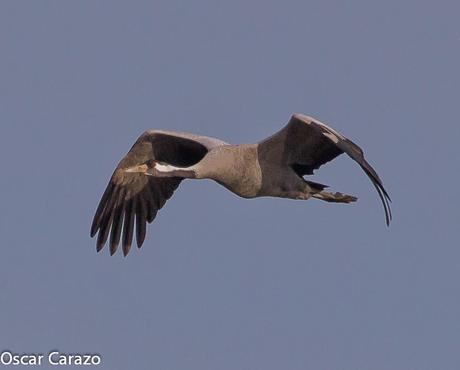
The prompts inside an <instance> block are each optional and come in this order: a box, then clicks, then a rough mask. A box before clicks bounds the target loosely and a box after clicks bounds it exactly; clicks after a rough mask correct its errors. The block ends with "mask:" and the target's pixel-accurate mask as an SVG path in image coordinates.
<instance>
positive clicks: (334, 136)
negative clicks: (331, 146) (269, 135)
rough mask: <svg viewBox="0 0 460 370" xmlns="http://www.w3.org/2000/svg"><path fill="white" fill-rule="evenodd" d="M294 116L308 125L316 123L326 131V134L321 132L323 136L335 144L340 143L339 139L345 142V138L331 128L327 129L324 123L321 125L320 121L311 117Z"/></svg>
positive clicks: (298, 114) (297, 114) (303, 115)
mask: <svg viewBox="0 0 460 370" xmlns="http://www.w3.org/2000/svg"><path fill="white" fill-rule="evenodd" d="M294 116H295V117H296V118H298V119H300V120H302V121H303V122H305V123H307V124H309V125H310V124H312V123H316V124H317V125H318V126H321V127H322V128H324V129H325V130H326V131H327V133H326V132H323V135H324V136H326V137H328V138H329V139H331V140H332V141H333V142H334V143H336V144H337V143H338V142H339V141H340V139H342V140H345V136H343V135H342V134H341V133H339V132H337V131H335V130H334V129H333V128H331V127H329V126H328V125H326V124H325V123H322V122H321V121H318V120H317V119H314V118H313V117H309V116H306V115H305V114H301V113H296V114H294Z"/></svg>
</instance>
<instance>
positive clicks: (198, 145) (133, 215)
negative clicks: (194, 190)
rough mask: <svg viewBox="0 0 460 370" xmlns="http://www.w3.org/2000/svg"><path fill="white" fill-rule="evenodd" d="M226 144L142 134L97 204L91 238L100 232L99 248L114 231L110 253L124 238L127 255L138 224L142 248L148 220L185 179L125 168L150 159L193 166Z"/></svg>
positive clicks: (192, 137)
mask: <svg viewBox="0 0 460 370" xmlns="http://www.w3.org/2000/svg"><path fill="white" fill-rule="evenodd" d="M222 144H224V143H223V142H221V141H219V140H217V139H213V138H207V137H202V136H196V135H192V134H183V133H174V132H166V131H148V132H146V133H144V134H143V135H141V137H140V138H139V139H138V140H137V141H136V143H135V144H134V145H133V147H132V148H131V150H130V151H129V152H128V154H126V156H125V157H124V158H123V159H122V160H121V161H120V163H119V164H118V166H117V168H116V169H115V171H114V173H113V175H112V177H111V179H110V181H109V184H108V185H107V188H106V190H105V192H104V194H103V196H102V198H101V201H100V202H99V206H98V207H97V210H96V213H95V215H94V219H93V223H92V225H91V232H90V235H91V237H93V236H94V235H96V234H97V233H99V234H98V238H97V251H100V250H101V249H102V248H103V247H104V245H105V244H106V242H107V239H108V237H109V232H110V242H109V244H110V254H114V253H115V252H116V251H117V249H118V245H119V244H120V239H121V241H122V243H121V244H122V249H123V254H124V255H125V256H126V255H127V254H128V253H129V251H130V249H131V245H132V240H133V236H134V227H135V228H136V233H135V234H136V240H137V246H138V247H139V248H140V247H141V245H142V243H143V242H144V240H145V235H146V223H147V222H148V223H150V222H152V221H153V220H154V219H155V216H156V215H157V212H158V211H159V210H160V209H161V208H162V207H163V206H164V204H165V203H166V201H167V200H168V199H169V198H170V197H171V196H172V195H173V193H174V191H175V190H176V189H177V187H178V186H179V184H180V182H181V181H182V180H183V178H181V177H161V178H157V177H154V176H146V175H144V174H140V173H131V172H125V169H127V168H129V167H132V166H135V165H140V164H143V163H145V162H147V161H149V160H158V161H161V162H166V163H170V164H172V165H175V166H184V167H186V166H190V165H192V164H195V163H197V162H199V161H200V160H201V158H203V157H204V155H205V154H206V153H207V152H208V150H209V149H210V148H212V147H214V146H217V145H222Z"/></svg>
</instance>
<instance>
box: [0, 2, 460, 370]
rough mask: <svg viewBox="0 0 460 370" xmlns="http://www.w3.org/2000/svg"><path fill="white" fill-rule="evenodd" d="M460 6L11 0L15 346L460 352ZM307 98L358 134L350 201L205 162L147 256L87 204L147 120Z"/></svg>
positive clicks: (6, 286) (160, 223) (2, 41)
mask: <svg viewBox="0 0 460 370" xmlns="http://www.w3.org/2000/svg"><path fill="white" fill-rule="evenodd" d="M459 12H460V5H459V4H458V2H455V1H439V2H432V1H393V0H390V1H386V2H370V1H350V2H345V1H283V2H280V1H239V0H238V1H231V2H220V1H204V0H198V1H193V2H192V1H188V2H186V1H135V2H127V1H125V2H121V1H78V2H77V1H73V2H70V1H66V2H65V1H46V0H43V1H40V2H36V1H21V2H19V1H2V2H1V4H0V50H1V57H0V122H1V125H0V128H1V135H0V144H1V145H0V153H1V158H2V161H1V162H2V176H1V179H0V194H1V201H2V211H3V212H1V214H0V235H1V236H2V238H1V249H2V258H1V259H0V291H1V294H0V313H1V315H0V328H1V333H0V350H5V349H9V350H12V351H14V352H18V353H23V352H34V353H47V352H48V351H50V350H53V349H59V350H60V351H62V352H67V353H75V352H90V353H100V354H101V355H102V357H103V364H102V365H101V366H99V367H98V368H100V369H111V370H116V369H127V368H133V369H200V370H207V369H209V370H216V369H223V370H224V369H266V370H270V369H315V370H331V369H334V370H335V369H337V370H339V369H378V370H386V369H391V370H398V369H401V370H407V369H417V370H423V369H427V370H428V369H434V368H437V369H443V370H449V369H458V366H459V363H460V351H459V343H460V324H459V322H460V320H459V312H460V290H459V288H458V282H459V280H460V249H459V246H458V240H459V237H460V235H459V228H458V209H459V206H460V200H459V197H458V195H457V190H458V189H457V188H458V184H459V180H460V176H459V174H460V165H459V163H460V162H459V154H460V150H459V145H458V141H459V138H460V135H459V134H460V128H459V122H458V107H459V88H460V74H459V67H458V66H459V65H460V27H459V22H458V14H459ZM293 112H303V113H306V114H310V115H313V116H315V117H317V118H319V119H320V120H322V121H325V122H327V123H329V124H330V125H332V126H333V127H334V128H336V129H337V130H339V131H341V132H342V133H344V134H345V135H347V136H348V137H350V138H351V139H353V140H354V141H355V142H357V143H358V144H360V145H361V146H362V147H363V148H364V150H365V153H366V157H367V159H368V160H369V161H370V162H371V163H372V164H373V165H374V166H375V168H376V169H377V171H378V172H379V174H380V175H381V177H382V179H383V181H384V183H385V185H386V188H387V189H388V191H389V193H390V195H391V197H392V199H393V213H394V222H393V224H392V225H391V227H390V228H387V227H386V226H385V224H384V216H383V210H382V209H381V205H380V203H379V199H378V197H377V194H376V193H375V191H374V189H373V188H372V185H371V183H370V182H369V180H368V179H367V178H366V176H365V174H364V173H362V171H361V170H360V168H359V167H358V166H357V165H356V164H355V163H353V162H352V161H351V160H350V159H348V158H346V157H344V156H342V157H340V158H338V159H337V160H336V161H334V162H333V163H330V164H328V165H327V166H325V167H324V168H322V169H321V170H320V171H318V173H317V175H316V176H315V179H316V180H317V181H319V182H324V183H326V184H329V185H331V186H332V188H333V189H334V190H338V191H343V192H346V193H350V194H354V195H356V196H358V198H359V201H358V203H356V204H354V205H351V206H345V205H344V206H342V205H334V204H327V203H324V202H319V201H308V202H301V201H288V200H280V199H257V200H252V201H247V200H243V199H240V198H237V197H236V196H234V195H233V194H231V193H229V192H228V191H226V190H225V189H224V188H222V187H220V186H218V185H217V184H214V183H212V182H210V181H186V182H184V183H183V184H182V185H181V186H180V189H179V190H178V191H177V192H176V194H175V196H174V197H173V199H172V200H170V201H169V202H168V204H167V206H166V207H165V208H164V209H163V210H162V211H161V212H160V213H159V215H158V217H157V219H156V220H155V222H154V223H153V224H152V225H150V227H149V229H148V236H147V239H146V242H145V244H144V246H143V248H142V249H141V250H137V249H136V248H135V250H133V251H132V252H131V254H130V255H129V257H128V258H123V257H122V256H121V254H117V255H116V256H114V257H109V255H108V251H107V250H104V251H103V252H102V253H100V254H96V252H95V240H92V239H90V238H89V236H88V234H89V226H90V222H91V218H92V215H93V212H94V211H95V208H96V206H97V203H98V201H99V198H100V196H101V194H102V191H103V189H104V187H105V185H106V183H107V181H108V179H109V177H110V175H111V173H112V170H113V168H114V167H115V166H116V164H117V162H118V161H119V159H120V158H121V157H122V156H123V155H124V154H125V153H126V151H127V150H129V148H130V147H131V145H132V143H133V142H134V140H135V139H136V138H137V137H138V135H139V134H140V133H142V132H143V131H144V130H146V129H148V128H163V129H168V130H181V131H189V132H194V133H199V134H203V135H208V136H215V137H219V138H221V139H223V140H225V141H228V142H231V143H241V142H256V141H258V140H260V139H262V138H264V137H267V136H269V135H271V134H272V133H274V132H276V131H277V130H278V129H279V128H280V127H281V126H282V125H284V124H285V123H286V122H287V120H288V119H289V117H290V115H291V114H292V113H293Z"/></svg>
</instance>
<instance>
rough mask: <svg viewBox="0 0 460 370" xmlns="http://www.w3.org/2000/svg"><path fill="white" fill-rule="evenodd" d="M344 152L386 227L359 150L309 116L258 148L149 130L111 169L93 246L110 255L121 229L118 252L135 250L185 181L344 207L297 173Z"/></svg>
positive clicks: (345, 198)
mask: <svg viewBox="0 0 460 370" xmlns="http://www.w3.org/2000/svg"><path fill="white" fill-rule="evenodd" d="M342 153H347V154H348V155H349V156H350V157H351V158H352V159H354V160H355V161H356V162H358V164H359V165H360V166H361V167H362V168H363V170H364V171H365V172H366V174H367V175H368V176H369V178H370V179H371V181H372V183H373V184H374V186H375V188H376V189H377V192H378V194H379V196H380V198H381V200H382V203H383V205H384V209H385V215H386V220H387V224H389V221H390V219H391V212H390V208H389V203H388V201H389V197H388V194H387V193H386V191H385V189H384V188H383V185H382V182H381V180H380V179H379V177H378V175H377V173H376V172H375V171H374V169H373V168H372V167H371V166H370V165H369V164H368V163H367V162H366V161H365V160H364V156H363V152H362V150H361V149H360V148H359V147H358V146H357V145H356V144H354V143H353V142H351V141H350V140H348V139H347V138H345V137H344V136H343V135H342V134H340V133H338V132H337V131H335V130H333V129H331V128H330V127H328V126H326V125H325V124H323V123H321V122H319V121H317V120H315V119H313V118H311V117H308V116H304V115H300V114H296V115H294V116H292V118H291V120H290V121H289V123H288V124H287V125H286V126H285V127H284V128H283V129H282V130H280V131H279V132H277V133H276V134H275V135H273V136H271V137H269V138H267V139H265V140H263V141H261V142H259V143H257V144H240V145H231V144H228V143H226V142H224V141H221V140H219V139H214V138H210V137H206V136H199V135H194V134H188V133H180V132H173V131H162V130H151V131H147V132H145V133H144V134H143V135H141V136H140V137H139V139H138V140H137V141H136V143H135V144H134V145H133V147H132V148H131V150H130V151H129V153H128V154H127V155H126V156H125V157H124V158H123V159H122V161H121V162H120V163H119V165H118V166H117V168H116V170H115V172H114V174H113V175H112V178H111V180H110V182H109V185H108V186H107V189H106V191H105V193H104V195H103V197H102V199H101V202H100V204H99V206H98V209H97V211H96V214H95V216H94V220H93V224H92V227H91V236H93V235H95V234H96V233H97V232H99V235H98V240H97V249H98V250H100V249H102V247H103V246H104V244H105V242H106V241H107V238H108V235H109V230H110V252H111V254H113V253H115V251H116V249H117V246H118V244H119V242H120V238H121V234H122V224H123V240H122V245H123V252H124V254H125V255H126V254H127V253H128V252H129V250H130V248H131V243H132V239H133V231H134V223H135V224H136V239H137V244H138V246H139V247H140V246H141V245H142V243H143V241H144V238H145V233H146V222H152V221H153V219H154V218H155V216H156V213H157V211H158V210H159V209H160V208H162V207H163V205H164V203H165V202H166V200H167V199H169V198H170V197H171V195H172V194H173V192H174V190H175V189H176V188H177V186H178V185H179V183H180V182H181V181H182V180H183V179H211V180H214V181H216V182H218V183H219V184H221V185H223V186H225V187H226V188H227V189H228V190H230V191H232V192H233V193H235V194H237V195H239V196H240V197H243V198H255V197H261V196H272V197H281V198H291V199H304V200H306V199H309V198H311V197H313V198H317V199H321V200H325V201H328V202H337V203H350V202H353V201H355V200H356V198H355V197H353V196H351V195H346V194H341V193H329V192H327V191H325V190H324V189H325V188H326V186H325V185H322V184H319V183H315V182H312V181H308V180H305V179H304V178H303V176H305V175H312V174H313V171H314V170H315V169H317V168H319V167H320V166H321V165H322V164H324V163H326V162H328V161H330V160H332V159H334V158H335V157H336V156H338V155H340V154H342Z"/></svg>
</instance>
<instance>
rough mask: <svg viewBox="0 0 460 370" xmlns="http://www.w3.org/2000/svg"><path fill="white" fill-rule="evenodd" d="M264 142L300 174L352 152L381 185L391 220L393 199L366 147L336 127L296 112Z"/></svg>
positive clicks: (310, 171) (374, 181) (383, 202)
mask: <svg viewBox="0 0 460 370" xmlns="http://www.w3.org/2000/svg"><path fill="white" fill-rule="evenodd" d="M260 146H262V147H263V146H266V147H269V146H271V147H273V148H275V149H272V150H271V152H277V153H278V156H279V157H280V158H279V160H281V161H282V162H283V163H285V164H287V165H289V166H291V167H292V168H293V169H294V170H295V171H296V172H297V173H298V174H299V175H300V176H303V175H311V174H313V171H314V170H315V169H318V168H319V167H320V166H321V165H323V164H325V163H327V162H329V161H331V160H333V159H334V158H335V157H337V156H338V155H340V154H342V153H346V154H348V155H349V156H350V157H351V158H352V159H353V160H354V161H356V162H357V163H358V164H359V165H360V166H361V168H362V169H363V170H364V172H365V173H366V175H367V176H368V177H369V179H370V180H371V182H372V184H373V185H374V186H375V188H376V189H377V193H378V194H379V197H380V199H381V200H382V204H383V208H384V210H385V219H386V223H387V225H389V224H390V220H391V209H390V204H389V203H390V202H391V199H390V197H389V195H388V193H387V191H386V190H385V188H384V187H383V183H382V180H380V178H379V176H378V175H377V173H376V172H375V170H374V169H373V168H372V166H371V165H370V164H369V163H368V162H367V161H366V160H365V159H364V153H363V151H362V149H361V148H360V147H359V146H358V145H356V144H355V143H353V142H352V141H351V140H349V139H347V138H346V137H345V136H343V135H342V134H340V133H339V132H337V131H336V130H334V129H332V128H330V127H328V126H327V125H325V124H324V123H322V122H320V121H318V120H316V119H314V118H311V117H308V116H305V115H303V114H294V115H293V116H292V117H291V119H290V121H289V123H288V124H287V125H286V126H285V127H284V128H283V129H281V131H279V132H277V133H276V134H275V135H273V136H271V137H269V138H267V139H266V140H264V141H262V142H261V143H260ZM267 152H269V151H267Z"/></svg>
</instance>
